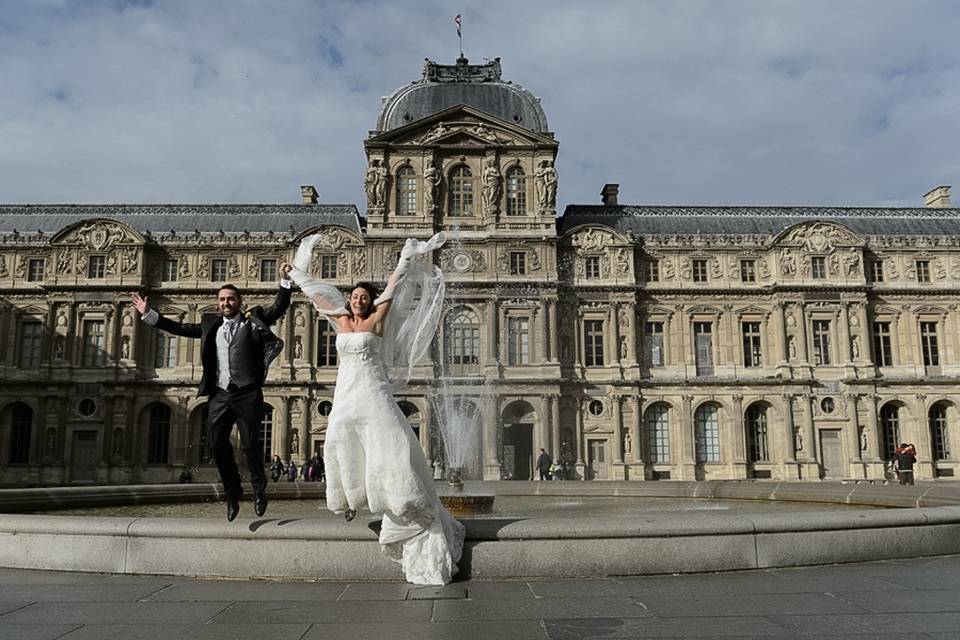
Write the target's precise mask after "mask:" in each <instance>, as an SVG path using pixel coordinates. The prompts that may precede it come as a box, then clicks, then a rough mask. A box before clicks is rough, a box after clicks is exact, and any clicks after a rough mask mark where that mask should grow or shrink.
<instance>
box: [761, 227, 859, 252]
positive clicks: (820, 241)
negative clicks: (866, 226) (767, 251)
mask: <svg viewBox="0 0 960 640" xmlns="http://www.w3.org/2000/svg"><path fill="white" fill-rule="evenodd" d="M774 244H778V245H792V246H797V247H800V248H802V249H804V250H805V251H807V252H809V253H832V252H833V251H834V250H835V249H837V248H839V247H862V246H864V244H865V242H864V240H863V238H861V237H860V236H858V235H857V234H855V233H854V232H853V231H851V230H850V229H848V228H847V227H845V226H843V225H841V224H837V223H836V222H801V223H799V224H797V225H794V226H792V227H790V228H789V229H787V230H786V231H784V232H783V233H782V234H780V237H779V238H777V240H776V242H775V243H774Z"/></svg>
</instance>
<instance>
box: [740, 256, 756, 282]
mask: <svg viewBox="0 0 960 640" xmlns="http://www.w3.org/2000/svg"><path fill="white" fill-rule="evenodd" d="M756 281H757V261H756V260H741V261H740V282H756Z"/></svg>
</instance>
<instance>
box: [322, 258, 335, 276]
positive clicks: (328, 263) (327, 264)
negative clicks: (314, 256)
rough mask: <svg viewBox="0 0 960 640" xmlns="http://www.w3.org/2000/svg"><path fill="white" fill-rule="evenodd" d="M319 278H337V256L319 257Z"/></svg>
mask: <svg viewBox="0 0 960 640" xmlns="http://www.w3.org/2000/svg"><path fill="white" fill-rule="evenodd" d="M320 277H321V278H323V279H329V278H336V277H337V256H320Z"/></svg>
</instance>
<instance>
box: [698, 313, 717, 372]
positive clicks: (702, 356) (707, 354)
mask: <svg viewBox="0 0 960 640" xmlns="http://www.w3.org/2000/svg"><path fill="white" fill-rule="evenodd" d="M693 341H694V342H693V344H694V350H695V354H694V355H695V356H696V366H697V375H698V376H712V375H713V323H710V322H694V323H693Z"/></svg>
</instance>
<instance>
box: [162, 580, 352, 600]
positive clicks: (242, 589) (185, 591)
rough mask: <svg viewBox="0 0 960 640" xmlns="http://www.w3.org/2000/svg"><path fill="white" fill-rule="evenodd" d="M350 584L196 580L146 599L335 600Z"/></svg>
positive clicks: (164, 590)
mask: <svg viewBox="0 0 960 640" xmlns="http://www.w3.org/2000/svg"><path fill="white" fill-rule="evenodd" d="M346 586H347V585H345V584H338V583H333V582H319V583H317V582H267V581H263V582H240V581H236V580H226V581H214V580H207V581H196V582H185V583H179V584H174V585H170V586H169V587H167V588H166V589H162V590H160V591H157V592H155V593H153V594H151V595H150V596H148V597H147V598H146V600H149V601H151V602H191V601H195V600H205V601H210V600H218V601H224V602H231V601H233V600H241V601H246V600H258V601H271V600H282V601H292V600H308V601H310V602H321V601H331V602H332V601H334V600H336V599H337V598H339V597H340V595H341V594H342V593H343V591H344V589H345V588H346Z"/></svg>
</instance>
